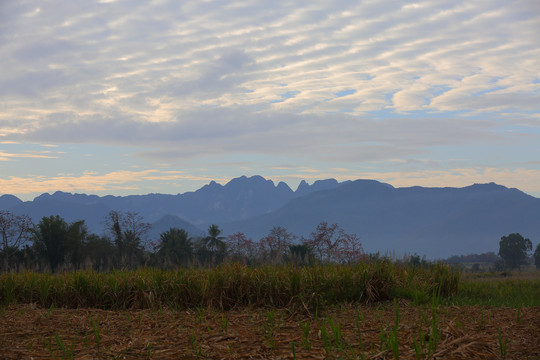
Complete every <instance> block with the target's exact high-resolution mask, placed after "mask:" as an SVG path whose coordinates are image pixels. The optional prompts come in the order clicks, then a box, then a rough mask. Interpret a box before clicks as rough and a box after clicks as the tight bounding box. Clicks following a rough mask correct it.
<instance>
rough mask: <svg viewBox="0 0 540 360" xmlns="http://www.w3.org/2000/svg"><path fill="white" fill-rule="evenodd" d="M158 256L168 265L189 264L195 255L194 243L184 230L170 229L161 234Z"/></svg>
mask: <svg viewBox="0 0 540 360" xmlns="http://www.w3.org/2000/svg"><path fill="white" fill-rule="evenodd" d="M160 240H161V242H160V244H159V245H158V252H157V255H158V257H159V258H161V259H163V261H164V263H165V264H166V265H169V264H170V265H173V266H179V265H183V264H187V263H188V262H189V261H190V260H191V257H192V255H193V243H192V242H191V239H190V238H189V237H188V233H187V232H186V231H185V230H184V229H178V228H170V229H169V230H167V231H165V232H163V233H161V235H160Z"/></svg>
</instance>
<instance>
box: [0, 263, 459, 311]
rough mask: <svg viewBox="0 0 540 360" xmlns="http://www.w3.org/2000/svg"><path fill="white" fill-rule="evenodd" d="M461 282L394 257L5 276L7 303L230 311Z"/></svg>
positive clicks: (452, 286) (446, 290)
mask: <svg viewBox="0 0 540 360" xmlns="http://www.w3.org/2000/svg"><path fill="white" fill-rule="evenodd" d="M458 281H459V274H457V273H455V272H454V270H452V269H451V268H449V267H447V266H445V265H436V266H433V267H431V268H413V267H410V266H409V267H408V266H404V265H399V264H395V263H392V262H390V261H387V260H378V261H374V262H365V263H358V264H351V265H335V264H334V265H314V266H307V267H298V266H285V265H282V266H259V267H249V266H247V265H243V264H238V263H230V264H224V265H221V266H218V267H215V268H209V269H200V268H188V269H177V270H159V269H154V268H141V269H138V270H134V271H127V270H116V271H112V272H108V273H100V272H95V271H89V270H84V271H82V270H81V271H74V272H64V273H59V274H48V273H34V272H24V273H4V274H0V305H6V304H11V303H37V304H38V305H40V306H42V307H50V306H55V307H66V308H81V307H83V308H84V307H92V308H101V309H134V308H135V309H137V308H160V307H173V308H199V307H213V308H217V309H222V310H227V309H231V308H234V307H245V306H256V307H265V306H270V307H277V308H284V307H288V308H292V309H293V310H294V309H296V310H307V311H310V312H311V311H315V312H316V311H318V310H319V309H322V308H325V307H327V306H331V305H335V304H339V303H350V302H375V301H382V300H388V299H392V298H395V297H405V298H417V299H420V300H421V299H424V300H426V299H427V300H429V299H430V296H431V295H430V294H432V293H433V292H434V290H435V291H436V292H438V293H440V294H441V295H443V296H449V295H452V294H454V293H455V291H456V290H457V284H458ZM409 289H413V291H411V290H409Z"/></svg>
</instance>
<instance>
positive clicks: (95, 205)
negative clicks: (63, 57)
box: [0, 176, 540, 258]
mask: <svg viewBox="0 0 540 360" xmlns="http://www.w3.org/2000/svg"><path fill="white" fill-rule="evenodd" d="M0 209H2V210H9V211H11V212H13V213H16V214H26V215H29V216H30V217H31V218H32V219H33V221H34V222H36V223H37V222H39V220H40V219H41V218H42V217H43V216H50V215H60V216H62V217H63V218H64V219H66V221H69V222H71V221H76V220H81V219H84V220H85V221H86V224H87V226H88V228H89V230H90V231H91V232H94V233H98V234H100V233H102V232H103V222H104V219H105V218H106V216H107V214H108V213H109V212H110V211H111V210H117V211H132V212H137V213H139V215H141V216H142V217H143V218H144V219H145V221H147V222H150V223H151V224H152V230H151V231H150V233H149V234H148V235H149V236H148V237H149V239H151V240H157V239H158V238H159V234H160V233H161V232H163V231H165V230H168V229H169V228H171V227H178V228H183V229H185V230H186V231H187V232H188V233H189V234H190V235H192V236H202V235H204V233H205V230H206V229H207V228H208V226H209V225H210V224H217V225H219V226H220V228H222V229H223V230H224V234H225V235H229V234H232V233H235V232H243V233H245V234H246V235H247V236H248V237H251V238H253V239H254V240H257V239H260V238H261V237H263V236H265V235H266V234H268V232H269V230H270V229H271V228H272V227H274V226H283V227H285V228H286V229H287V230H288V231H289V232H292V233H293V234H295V235H297V236H299V237H301V236H305V237H307V236H309V234H310V233H311V232H312V231H314V230H315V227H316V226H317V224H319V223H320V222H321V221H327V222H329V223H337V224H339V225H340V226H341V227H342V228H343V229H344V230H345V231H346V232H347V233H354V234H356V235H358V236H359V237H360V240H361V241H362V243H363V246H364V248H365V250H366V251H368V252H376V251H379V252H382V253H389V254H391V255H396V256H400V255H401V254H404V253H408V254H413V253H417V254H421V255H426V256H427V257H429V258H447V257H449V256H451V255H459V254H470V253H482V252H487V251H495V252H497V250H498V244H499V240H500V238H501V236H503V235H508V234H510V233H512V232H519V233H520V234H522V235H523V236H525V237H528V238H530V239H531V240H532V242H533V243H534V244H536V242H537V241H538V239H540V199H538V198H535V197H533V196H530V195H527V194H525V193H524V192H522V191H520V190H518V189H510V188H507V187H505V186H502V185H497V184H494V183H489V184H475V185H471V186H467V187H463V188H450V187H445V188H425V187H418V186H416V187H406V188H395V187H393V186H391V185H389V184H385V183H381V182H378V181H374V180H355V181H345V182H338V181H337V180H335V179H327V180H319V181H316V182H314V183H313V184H311V185H309V184H308V183H307V182H305V181H302V182H301V183H300V185H299V186H298V188H297V189H296V190H294V191H293V190H292V189H291V188H290V187H289V186H288V185H287V184H285V183H283V182H280V183H278V184H277V185H276V184H275V183H274V182H273V181H271V180H267V179H264V178H263V177H261V176H253V177H249V178H248V177H246V176H242V177H239V178H235V179H232V180H231V181H229V182H228V183H227V184H225V185H220V184H218V183H216V182H214V181H212V182H210V183H209V184H208V185H205V186H203V187H202V188H200V189H199V190H197V191H194V192H186V193H183V194H177V195H166V194H148V195H131V196H103V197H100V196H97V195H86V194H71V193H65V192H60V191H58V192H55V193H54V194H52V195H51V194H48V193H46V194H42V195H40V196H38V197H36V198H35V199H34V200H33V201H26V202H23V201H22V200H20V199H18V198H17V197H15V196H12V195H3V196H0Z"/></svg>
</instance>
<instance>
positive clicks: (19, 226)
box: [0, 211, 365, 272]
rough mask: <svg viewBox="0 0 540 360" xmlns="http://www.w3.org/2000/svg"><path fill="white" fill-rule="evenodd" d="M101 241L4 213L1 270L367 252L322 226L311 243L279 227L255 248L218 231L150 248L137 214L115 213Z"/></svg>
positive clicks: (331, 257) (71, 227)
mask: <svg viewBox="0 0 540 360" xmlns="http://www.w3.org/2000/svg"><path fill="white" fill-rule="evenodd" d="M104 225H105V226H104V227H105V232H104V234H103V235H97V234H93V233H90V232H89V231H88V228H87V226H86V224H85V221H84V220H79V221H75V222H72V223H69V222H67V221H66V220H64V219H63V218H62V217H60V216H58V215H55V216H48V217H43V218H42V219H41V220H40V222H39V223H38V224H35V225H34V224H33V223H32V221H31V219H30V218H29V217H28V216H26V215H15V214H13V213H11V212H9V211H0V234H1V237H2V243H1V247H0V259H1V269H2V270H3V271H10V270H11V271H21V270H35V271H51V272H58V271H63V270H76V269H88V268H91V269H94V270H97V271H108V270H111V269H115V268H116V269H119V268H122V269H124V268H128V269H131V268H137V267H140V266H154V267H160V268H176V267H187V266H202V267H205V266H214V265H218V264H220V263H222V262H225V261H236V262H244V263H247V264H297V265H307V264H312V263H315V262H318V263H330V262H332V263H346V262H357V261H360V260H361V259H362V258H363V257H364V256H365V253H364V250H363V248H362V244H361V242H360V240H359V238H358V236H356V235H354V234H347V233H345V231H344V230H343V229H342V228H340V227H339V226H338V225H337V224H328V223H327V222H321V223H320V224H319V225H318V226H317V227H316V229H315V231H313V232H312V233H311V235H310V236H309V237H307V238H304V237H302V238H298V237H297V236H295V235H293V234H292V233H290V232H288V231H287V230H286V229H285V228H283V227H280V226H276V227H274V228H272V229H270V231H269V233H268V235H267V236H265V237H263V238H262V239H260V240H259V241H253V240H252V239H249V238H247V237H246V236H245V234H243V233H241V232H237V233H234V234H232V235H229V236H226V237H225V236H222V230H221V229H220V228H219V227H218V226H217V225H215V224H212V225H210V226H209V227H208V231H207V235H206V236H190V234H188V233H187V232H186V230H184V229H178V228H174V227H172V228H170V229H169V230H167V231H164V232H163V233H161V234H160V236H159V239H158V240H157V241H148V242H147V241H145V240H146V235H147V233H148V231H149V230H150V228H151V225H150V224H149V223H147V222H145V221H144V219H143V218H142V217H141V216H140V215H139V214H138V213H135V212H120V211H111V212H110V213H109V214H108V215H107V217H106V218H105V219H104Z"/></svg>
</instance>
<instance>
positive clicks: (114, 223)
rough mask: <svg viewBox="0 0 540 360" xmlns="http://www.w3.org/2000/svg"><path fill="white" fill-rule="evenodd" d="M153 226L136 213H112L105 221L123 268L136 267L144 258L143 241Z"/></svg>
mask: <svg viewBox="0 0 540 360" xmlns="http://www.w3.org/2000/svg"><path fill="white" fill-rule="evenodd" d="M151 227H152V226H151V225H150V224H149V223H147V222H144V221H143V217H142V216H140V215H139V214H138V213H136V212H129V211H128V212H126V213H123V212H119V211H111V212H110V213H109V215H108V216H107V218H106V219H105V228H106V229H107V230H108V231H109V233H110V234H111V235H112V237H113V239H114V244H115V246H116V250H117V252H118V261H119V263H120V265H121V266H126V265H128V266H134V265H136V264H135V262H137V260H138V258H142V254H143V246H142V244H141V241H142V240H143V238H144V236H145V235H146V233H147V232H148V231H149V230H150V228H151Z"/></svg>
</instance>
